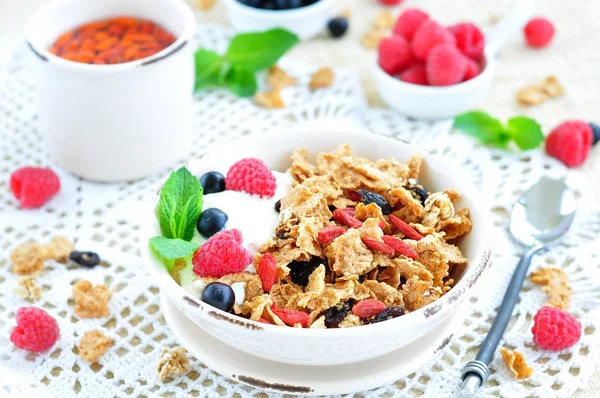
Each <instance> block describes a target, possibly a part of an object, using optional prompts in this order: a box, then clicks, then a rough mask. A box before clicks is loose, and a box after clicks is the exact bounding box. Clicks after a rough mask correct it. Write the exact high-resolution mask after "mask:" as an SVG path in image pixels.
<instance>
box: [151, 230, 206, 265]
mask: <svg viewBox="0 0 600 398" xmlns="http://www.w3.org/2000/svg"><path fill="white" fill-rule="evenodd" d="M149 244H150V247H151V248H152V250H154V252H155V253H156V254H158V255H159V256H160V257H161V258H162V260H163V262H164V263H165V265H166V266H167V269H168V270H169V272H170V271H172V270H173V267H174V266H175V260H177V259H180V258H188V257H190V256H191V255H192V254H194V252H195V251H196V249H198V248H199V247H200V245H199V244H198V243H196V242H188V241H185V240H182V239H168V238H165V237H164V236H155V237H154V238H152V239H150V242H149Z"/></svg>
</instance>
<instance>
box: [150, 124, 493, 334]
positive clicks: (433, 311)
mask: <svg viewBox="0 0 600 398" xmlns="http://www.w3.org/2000/svg"><path fill="white" fill-rule="evenodd" d="M317 125H318V126H319V128H320V129H323V128H324V126H326V128H328V129H329V130H331V129H332V128H333V129H334V130H337V132H340V133H342V132H343V133H344V134H345V135H353V136H356V135H360V136H364V135H365V134H372V135H375V136H376V137H378V139H381V140H382V141H388V142H390V145H400V146H404V147H407V149H409V150H410V151H411V152H413V153H419V154H422V155H423V156H424V158H425V160H426V162H428V161H430V160H432V159H433V161H434V162H442V161H443V159H444V158H443V157H441V156H438V155H436V154H433V153H432V152H431V151H428V150H427V149H425V148H421V147H419V146H417V145H414V144H410V143H408V142H406V141H402V140H398V139H394V138H391V137H387V136H383V135H379V134H375V133H372V132H371V131H369V130H367V129H366V128H361V127H356V126H353V125H350V124H345V125H343V126H344V127H340V123H339V122H338V121H333V120H332V121H330V123H329V124H327V123H324V121H323V120H321V121H318V122H308V123H299V124H296V125H293V126H290V127H288V128H284V129H282V128H279V129H269V130H267V131H263V132H261V133H256V134H252V135H248V136H245V137H241V138H239V139H236V140H235V141H230V142H225V143H218V144H215V145H212V146H211V147H210V148H207V150H206V151H205V152H204V154H203V155H200V156H198V157H195V158H193V159H190V161H189V162H187V163H186V166H189V165H190V164H192V163H193V162H198V161H199V160H201V159H202V158H203V157H204V156H205V155H206V154H208V153H211V152H215V151H218V148H219V147H223V148H226V147H228V145H229V144H231V142H235V143H236V145H240V144H241V145H243V144H244V142H246V141H256V140H268V139H269V138H270V137H271V136H272V135H275V134H277V135H286V134H289V133H292V132H293V133H301V132H302V131H304V132H306V131H307V130H308V129H309V128H310V126H317ZM335 126H337V127H335ZM444 167H445V168H446V169H447V170H448V171H449V174H451V175H454V176H457V177H456V179H457V180H458V179H461V180H462V181H463V184H467V186H468V191H469V198H471V200H472V202H473V203H482V204H483V203H485V201H484V200H483V196H482V194H481V192H480V191H479V189H477V187H475V185H474V184H473V183H472V181H471V180H470V179H469V178H460V177H462V176H464V172H462V171H460V169H458V168H456V167H454V165H453V164H448V165H445V166H444ZM161 189H162V187H161ZM159 196H160V189H159V190H158V192H156V193H155V194H153V196H152V197H150V198H148V200H146V203H145V205H144V207H145V210H144V211H142V213H141V214H142V220H141V223H140V225H141V226H140V240H139V245H140V246H139V249H140V253H141V257H142V261H143V262H144V266H145V267H146V268H147V269H148V271H149V273H150V275H151V276H152V277H153V278H154V279H155V280H156V282H157V284H158V285H159V287H160V288H161V289H165V290H166V293H167V295H168V296H169V297H171V299H172V300H173V297H180V298H181V300H180V301H182V302H184V303H186V304H188V305H190V306H191V307H194V308H195V309H199V311H198V314H200V315H202V317H204V319H205V320H207V321H209V322H211V323H215V321H225V322H227V323H228V324H230V325H233V326H241V327H242V328H244V329H248V330H268V331H269V332H272V333H276V334H279V335H284V336H287V337H289V336H294V337H298V336H306V335H310V337H322V338H324V337H327V338H332V337H334V338H335V337H340V338H341V337H342V335H343V336H344V337H352V336H359V335H363V334H364V333H378V332H383V331H384V330H389V329H395V330H396V331H401V330H402V327H401V326H400V327H398V326H397V325H398V324H399V323H410V322H413V323H415V322H422V321H424V320H426V319H428V318H430V317H433V316H436V315H437V314H442V313H445V312H444V311H443V310H449V309H451V308H452V307H456V306H457V305H458V304H460V303H461V302H462V300H463V299H464V298H466V296H465V295H466V294H467V293H468V291H469V290H470V289H472V288H473V286H474V285H475V284H476V283H477V281H478V280H479V279H480V276H481V275H482V273H483V272H484V271H485V270H486V269H487V267H488V265H489V264H490V262H491V255H492V251H491V245H490V243H489V242H488V239H486V242H485V244H484V245H482V246H481V247H480V248H478V249H477V252H478V253H477V254H476V256H475V258H474V259H473V260H471V261H469V264H468V266H467V268H466V269H465V272H464V273H463V275H462V276H461V279H460V281H459V282H458V283H457V284H456V285H454V286H453V287H452V289H451V290H450V291H449V292H448V293H446V294H445V295H443V296H442V297H440V298H439V299H437V300H435V301H433V302H432V303H430V304H428V305H426V306H424V307H422V308H420V309H418V310H416V311H412V312H410V313H408V314H406V315H403V316H401V317H397V318H394V319H390V320H387V321H385V322H378V323H374V324H368V325H361V326H359V327H352V328H333V329H310V328H302V329H300V328H290V327H281V326H277V325H271V324H265V323H260V322H257V321H253V320H250V319H246V318H242V317H240V316H237V315H235V314H231V313H227V312H224V311H222V310H219V309H216V308H214V307H212V306H210V305H208V304H206V303H204V302H202V301H201V300H200V299H199V298H196V297H194V296H192V295H191V294H190V293H188V292H187V291H186V290H185V289H184V288H183V287H182V286H181V285H179V284H178V283H177V282H175V280H174V279H173V278H171V277H169V278H165V277H164V275H162V274H161V273H160V272H159V271H158V269H157V268H156V267H155V266H154V265H153V264H152V263H154V262H157V263H158V260H157V259H156V258H155V255H154V254H152V253H151V251H150V249H149V248H148V242H147V239H146V238H147V236H146V234H144V231H145V230H146V228H148V227H149V221H148V219H147V218H144V217H145V216H146V215H149V214H153V213H154V209H155V206H156V203H157V201H158V198H159ZM478 210H480V212H481V214H482V217H481V218H482V220H481V226H482V228H483V230H482V231H479V233H480V234H483V236H488V237H489V236H492V233H493V230H492V221H491V213H490V210H489V209H488V208H487V207H486V206H485V205H482V206H481V208H479V207H478ZM161 266H162V264H161ZM163 269H164V267H163ZM166 275H169V274H168V272H167V273H166ZM178 306H179V305H178ZM448 315H449V314H448ZM186 316H187V315H186ZM309 330H310V331H309ZM428 330H429V329H427V330H423V332H427V331H428Z"/></svg>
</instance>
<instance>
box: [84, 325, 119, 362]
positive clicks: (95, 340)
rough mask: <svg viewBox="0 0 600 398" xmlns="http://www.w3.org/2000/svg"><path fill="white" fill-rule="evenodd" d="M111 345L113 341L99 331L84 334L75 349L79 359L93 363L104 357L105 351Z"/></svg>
mask: <svg viewBox="0 0 600 398" xmlns="http://www.w3.org/2000/svg"><path fill="white" fill-rule="evenodd" d="M112 344H113V339H111V338H110V337H107V336H105V335H104V334H103V333H102V332H101V331H99V330H92V331H90V332H85V334H84V335H83V337H82V338H81V340H80V342H79V345H78V346H77V349H78V350H79V355H80V356H81V358H83V359H85V360H86V361H88V362H91V363H94V362H96V361H98V359H99V358H100V357H101V356H102V355H104V353H105V352H106V350H108V349H109V348H110V346H111V345H112Z"/></svg>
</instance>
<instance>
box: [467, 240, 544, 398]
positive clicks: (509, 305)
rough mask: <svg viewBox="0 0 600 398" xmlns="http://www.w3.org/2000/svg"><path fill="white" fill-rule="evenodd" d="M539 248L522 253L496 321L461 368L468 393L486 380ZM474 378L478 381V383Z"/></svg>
mask: <svg viewBox="0 0 600 398" xmlns="http://www.w3.org/2000/svg"><path fill="white" fill-rule="evenodd" d="M541 248H542V246H534V247H532V248H529V250H527V251H526V252H525V253H523V256H521V259H520V260H519V264H517V268H516V269H515V272H514V273H513V276H512V279H511V280H510V283H509V285H508V287H507V288H506V293H505V294H504V299H503V300H502V304H501V305H500V310H499V311H498V315H496V319H495V320H494V323H493V325H492V327H491V329H490V331H489V332H488V334H487V336H486V338H485V340H484V341H483V343H482V344H481V347H480V348H479V352H478V353H477V357H476V358H475V360H474V361H471V362H468V363H467V364H466V365H465V367H464V368H463V372H462V376H463V380H464V382H463V389H468V390H471V389H472V390H473V391H470V392H472V393H473V392H475V390H476V389H477V388H478V387H479V386H480V385H481V384H483V383H484V382H485V380H486V379H487V378H488V376H489V369H488V365H489V364H490V362H491V361H492V358H493V357H494V353H495V352H496V348H497V347H498V343H499V342H500V340H501V339H502V335H503V334H504V331H505V330H506V326H507V325H508V322H509V321H510V317H511V315H512V312H513V309H514V308H515V304H516V303H517V298H518V297H519V292H520V291H521V287H522V286H523V281H524V280H525V276H526V275H527V270H528V269H529V265H530V264H531V259H532V257H533V255H534V254H535V253H536V252H537V251H538V250H540V249H541ZM474 378H477V379H479V381H477V380H476V379H474ZM468 379H469V380H468Z"/></svg>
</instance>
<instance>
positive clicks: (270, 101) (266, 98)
mask: <svg viewBox="0 0 600 398" xmlns="http://www.w3.org/2000/svg"><path fill="white" fill-rule="evenodd" d="M254 101H255V102H256V104H257V105H260V106H262V107H263V108H267V109H283V108H285V102H283V99H282V98H281V92H280V91H279V88H278V87H276V88H274V89H273V90H271V91H263V92H261V93H257V94H256V95H255V96H254Z"/></svg>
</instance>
